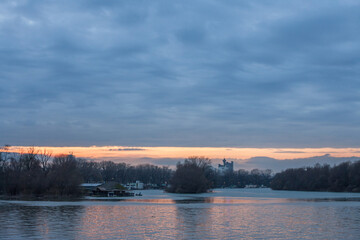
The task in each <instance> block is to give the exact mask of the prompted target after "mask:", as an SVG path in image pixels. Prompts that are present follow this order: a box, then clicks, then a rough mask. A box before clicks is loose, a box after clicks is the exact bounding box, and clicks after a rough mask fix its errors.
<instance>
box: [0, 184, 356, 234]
mask: <svg viewBox="0 0 360 240" xmlns="http://www.w3.org/2000/svg"><path fill="white" fill-rule="evenodd" d="M142 193H143V196H141V197H134V198H118V199H114V198H103V199H101V200H99V199H92V198H89V199H86V200H85V201H77V202H51V201H0V238H1V239H360V194H359V193H320V192H292V191H272V190H270V189H216V190H215V191H214V192H213V193H206V194H199V195H193V194H186V195H179V194H169V193H164V192H162V191H160V190H147V191H142Z"/></svg>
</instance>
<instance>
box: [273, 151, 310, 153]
mask: <svg viewBox="0 0 360 240" xmlns="http://www.w3.org/2000/svg"><path fill="white" fill-rule="evenodd" d="M274 153H305V152H303V151H275V152H274Z"/></svg>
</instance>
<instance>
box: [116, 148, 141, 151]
mask: <svg viewBox="0 0 360 240" xmlns="http://www.w3.org/2000/svg"><path fill="white" fill-rule="evenodd" d="M109 151H146V149H145V148H116V149H114V148H110V149H109Z"/></svg>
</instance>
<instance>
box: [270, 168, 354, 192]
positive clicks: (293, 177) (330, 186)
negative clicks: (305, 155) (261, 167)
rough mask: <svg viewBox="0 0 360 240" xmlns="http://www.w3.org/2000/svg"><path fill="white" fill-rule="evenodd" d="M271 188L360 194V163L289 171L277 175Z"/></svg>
mask: <svg viewBox="0 0 360 240" xmlns="http://www.w3.org/2000/svg"><path fill="white" fill-rule="evenodd" d="M270 186H271V188H272V189H274V190H301V191H335V192H344V191H346V192H360V161H357V162H354V163H350V162H344V163H341V164H339V165H337V166H334V167H330V166H329V165H327V164H325V165H320V164H316V165H315V166H314V167H306V168H296V169H293V168H291V169H287V170H285V171H282V172H281V173H277V174H276V175H275V176H274V178H273V179H272V181H271V184H270Z"/></svg>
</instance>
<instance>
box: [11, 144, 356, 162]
mask: <svg viewBox="0 0 360 240" xmlns="http://www.w3.org/2000/svg"><path fill="white" fill-rule="evenodd" d="M27 148H29V147H27V146H13V147H10V149H9V151H13V152H24V151H26V149H27ZM35 148H36V149H39V150H42V149H46V150H47V151H49V152H51V153H52V154H53V155H57V154H69V153H71V154H74V155H75V156H76V157H80V158H86V159H94V160H101V159H113V160H116V158H119V159H124V158H128V159H129V161H128V162H129V163H131V159H138V158H180V159H182V158H186V157H189V156H206V157H209V158H211V159H220V158H229V159H238V160H242V159H249V158H251V157H257V156H266V157H271V158H276V159H279V160H284V159H294V158H308V157H314V156H321V155H324V154H330V155H331V156H333V157H353V156H355V157H357V156H359V157H360V148H225V147H222V148H220V147H129V146H90V147H49V146H36V147H35Z"/></svg>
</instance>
